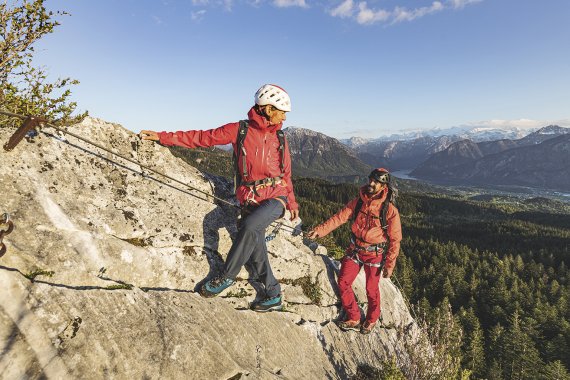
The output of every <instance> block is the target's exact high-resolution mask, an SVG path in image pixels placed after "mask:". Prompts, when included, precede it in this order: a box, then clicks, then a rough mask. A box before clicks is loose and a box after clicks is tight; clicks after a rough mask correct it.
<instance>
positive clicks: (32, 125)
mask: <svg viewBox="0 0 570 380" xmlns="http://www.w3.org/2000/svg"><path fill="white" fill-rule="evenodd" d="M0 114H2V115H5V116H9V117H14V118H18V119H20V120H22V121H23V123H22V125H21V126H20V127H19V128H18V129H17V130H16V131H15V132H14V134H13V135H12V136H11V137H10V139H9V141H8V142H7V143H6V144H4V150H6V151H11V150H12V149H14V148H15V147H16V146H17V145H18V143H19V142H20V141H22V139H23V138H24V137H25V136H26V134H28V132H30V131H32V130H35V131H36V132H37V129H39V126H44V127H49V128H52V129H55V130H56V131H57V132H59V133H60V134H64V135H67V136H72V137H74V138H76V139H78V140H80V141H83V142H84V143H86V144H89V145H92V146H94V147H96V148H98V149H101V150H103V151H105V152H107V153H110V154H112V155H113V156H115V157H119V158H121V159H123V160H125V161H128V162H130V163H132V164H134V165H137V166H138V167H140V170H141V171H140V172H136V173H137V174H139V175H141V176H142V177H143V178H152V177H150V175H149V173H153V174H156V175H159V176H162V177H164V178H167V179H168V180H170V181H173V182H176V183H178V184H180V185H182V186H185V187H187V188H189V189H190V190H192V191H195V192H198V193H200V194H203V195H205V196H206V198H208V197H209V198H211V199H213V200H215V201H218V202H221V203H224V204H226V205H229V206H231V207H235V208H237V209H241V208H242V207H240V206H238V205H236V204H235V203H233V202H230V201H227V200H225V199H223V198H220V197H217V196H215V195H213V194H210V193H207V192H205V191H203V190H200V189H198V188H196V187H194V186H192V185H189V184H187V183H184V182H182V181H180V180H177V179H176V178H173V177H171V176H169V175H168V174H165V173H162V172H160V171H158V170H156V169H153V168H151V167H149V166H147V165H143V164H141V163H140V162H138V161H135V160H133V159H131V158H129V157H125V156H123V155H121V154H119V153H117V152H115V151H113V150H111V149H109V148H106V147H104V146H102V145H101V144H97V143H95V142H93V141H90V140H88V139H86V138H84V137H81V136H79V135H77V134H75V133H73V132H70V131H68V130H66V129H64V128H61V127H58V126H56V125H54V124H52V123H49V122H48V121H46V120H45V119H43V118H38V117H35V116H23V115H19V114H15V113H12V112H8V111H4V110H1V109H0ZM44 133H45V132H44ZM53 137H55V138H57V139H58V140H59V141H62V142H66V143H68V141H67V140H66V139H64V138H58V137H57V136H53ZM244 138H245V136H244ZM109 161H110V160H109ZM145 170H146V172H145ZM155 180H156V179H155ZM156 181H158V180H156ZM158 182H161V181H158ZM168 186H171V187H173V188H175V189H177V190H181V189H178V188H176V187H174V186H172V185H170V184H168ZM185 193H186V194H189V195H192V196H196V195H194V194H191V193H188V192H185ZM198 199H202V200H203V201H205V202H210V203H214V204H215V202H213V201H209V200H208V199H203V198H200V197H198ZM274 223H275V222H274ZM274 223H271V224H270V225H274ZM281 228H282V229H286V230H290V231H289V232H291V233H295V232H297V228H295V227H290V226H287V225H282V226H281Z"/></svg>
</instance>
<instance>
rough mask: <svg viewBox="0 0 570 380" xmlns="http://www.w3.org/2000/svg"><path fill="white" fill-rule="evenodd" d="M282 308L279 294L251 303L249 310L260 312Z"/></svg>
mask: <svg viewBox="0 0 570 380" xmlns="http://www.w3.org/2000/svg"><path fill="white" fill-rule="evenodd" d="M282 308H283V304H282V303H281V295H278V296H276V297H267V298H264V299H262V300H261V301H259V302H256V303H254V304H253V305H251V310H253V311H258V312H261V313H264V312H266V311H271V310H281V309H282Z"/></svg>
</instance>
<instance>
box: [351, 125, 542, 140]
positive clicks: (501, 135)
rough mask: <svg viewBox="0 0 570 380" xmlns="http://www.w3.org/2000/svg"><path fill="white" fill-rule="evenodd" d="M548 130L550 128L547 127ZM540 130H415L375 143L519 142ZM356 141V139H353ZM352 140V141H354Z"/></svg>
mask: <svg viewBox="0 0 570 380" xmlns="http://www.w3.org/2000/svg"><path fill="white" fill-rule="evenodd" d="M545 128H548V127H545ZM537 130H538V128H531V129H529V128H520V127H503V128H497V127H488V126H459V127H451V128H445V129H442V128H434V129H425V130H414V131H409V132H404V133H400V134H393V135H390V136H382V137H379V138H377V139H374V141H407V140H414V139H417V138H421V137H442V136H455V137H458V138H461V139H470V140H473V141H475V142H481V141H493V140H503V139H510V140H517V139H520V138H522V137H524V136H526V135H528V134H529V133H532V132H535V131H537ZM352 139H356V138H354V137H353V138H352ZM352 139H350V140H352Z"/></svg>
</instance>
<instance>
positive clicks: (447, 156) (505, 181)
mask: <svg viewBox="0 0 570 380" xmlns="http://www.w3.org/2000/svg"><path fill="white" fill-rule="evenodd" d="M410 174H411V175H412V176H414V177H417V178H423V179H428V178H430V179H431V178H440V179H445V180H451V181H458V182H460V183H472V184H494V185H515V186H530V187H541V188H551V189H561V190H570V129H568V128H560V127H557V126H548V127H545V128H542V129H540V130H538V131H537V132H534V133H531V134H530V135H528V136H526V137H524V138H521V139H518V140H499V141H488V142H482V143H475V142H473V141H471V140H462V141H458V142H455V143H453V144H451V145H450V146H449V147H448V148H447V149H445V150H444V151H442V152H439V153H436V154H433V155H432V156H431V157H430V158H429V159H428V160H426V161H425V162H424V163H423V164H421V165H420V166H418V167H417V168H416V169H414V170H413V171H412V172H411V173H410Z"/></svg>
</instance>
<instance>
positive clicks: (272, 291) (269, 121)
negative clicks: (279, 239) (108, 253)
mask: <svg viewBox="0 0 570 380" xmlns="http://www.w3.org/2000/svg"><path fill="white" fill-rule="evenodd" d="M289 111H291V101H290V99H289V95H288V94H287V92H285V90H283V89H282V88H281V87H278V86H275V85H271V84H266V85H264V86H262V87H261V88H260V89H259V90H258V91H257V92H256V94H255V105H254V106H253V107H252V108H251V109H250V110H249V112H248V114H247V116H248V120H247V125H248V128H247V134H246V135H245V140H244V141H243V145H242V146H241V147H238V132H239V131H240V123H239V122H236V123H229V124H226V125H223V126H221V127H219V128H216V129H210V130H206V131H199V130H193V131H187V132H174V133H172V132H159V133H157V132H154V131H141V138H142V139H144V140H153V141H159V142H160V143H161V144H163V145H167V146H171V145H177V146H183V147H186V148H196V147H210V146H213V145H225V144H230V143H231V144H232V145H233V148H234V152H235V155H236V157H237V163H238V170H239V176H240V177H241V178H240V179H241V181H240V185H239V187H238V188H237V189H236V196H237V198H238V200H239V202H240V204H241V205H242V207H243V208H244V209H247V210H248V213H247V214H246V215H245V216H244V218H243V219H242V221H241V223H240V225H239V231H238V236H237V238H236V239H235V241H234V243H233V245H232V247H231V249H230V252H229V253H228V257H227V260H226V262H225V265H224V270H223V272H222V273H220V274H219V275H218V276H217V277H215V278H213V279H210V280H209V281H207V282H206V283H205V284H204V285H203V286H202V289H201V290H200V294H202V295H203V296H204V297H214V296H216V295H218V294H220V293H221V292H222V291H223V290H224V289H226V288H228V287H229V286H231V285H233V283H234V282H235V278H236V276H237V275H238V273H239V271H240V270H241V268H242V267H243V266H244V265H245V264H246V263H247V264H249V267H250V268H251V269H252V270H253V276H254V277H257V279H258V280H259V281H260V282H261V283H263V284H264V286H265V292H266V294H265V298H263V299H262V300H261V301H259V302H257V303H255V304H254V305H252V308H253V310H256V311H270V310H278V309H281V307H282V306H281V305H282V299H281V287H280V285H279V282H278V281H277V279H276V278H275V276H274V275H273V271H272V270H271V266H270V265H269V258H268V256H267V246H266V244H265V230H266V228H267V227H268V226H269V225H270V224H271V223H272V222H273V221H275V220H276V219H278V218H280V217H281V216H282V215H283V214H284V212H285V209H288V210H289V211H290V214H291V220H294V219H296V218H297V217H298V215H299V210H298V209H299V206H298V204H297V202H296V201H295V195H294V193H293V184H292V182H291V156H290V154H289V146H288V144H287V143H286V142H285V146H284V147H283V151H281V150H280V141H279V138H278V136H277V131H279V130H280V129H281V127H282V125H283V122H284V121H285V119H286V116H285V113H286V112H289Z"/></svg>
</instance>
